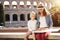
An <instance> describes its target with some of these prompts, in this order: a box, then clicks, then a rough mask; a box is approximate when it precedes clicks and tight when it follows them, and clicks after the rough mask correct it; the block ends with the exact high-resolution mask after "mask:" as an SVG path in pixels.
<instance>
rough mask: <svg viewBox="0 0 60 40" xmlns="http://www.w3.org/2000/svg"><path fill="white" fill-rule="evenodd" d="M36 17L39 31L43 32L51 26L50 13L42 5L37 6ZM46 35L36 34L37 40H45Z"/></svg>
mask: <svg viewBox="0 0 60 40" xmlns="http://www.w3.org/2000/svg"><path fill="white" fill-rule="evenodd" d="M37 9H38V16H37V20H38V22H39V30H45V29H46V28H50V27H52V26H53V22H52V18H51V15H50V13H49V12H48V11H47V10H46V9H45V8H44V6H42V5H38V8H37ZM45 34H46V33H42V34H41V33H40V34H36V37H37V40H45V38H46V36H45Z"/></svg>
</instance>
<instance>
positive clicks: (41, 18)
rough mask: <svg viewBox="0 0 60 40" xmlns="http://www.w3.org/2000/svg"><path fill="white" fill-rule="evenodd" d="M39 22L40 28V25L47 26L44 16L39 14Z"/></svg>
mask: <svg viewBox="0 0 60 40" xmlns="http://www.w3.org/2000/svg"><path fill="white" fill-rule="evenodd" d="M39 22H40V28H41V27H48V26H47V23H46V19H45V16H43V17H41V16H40V19H39Z"/></svg>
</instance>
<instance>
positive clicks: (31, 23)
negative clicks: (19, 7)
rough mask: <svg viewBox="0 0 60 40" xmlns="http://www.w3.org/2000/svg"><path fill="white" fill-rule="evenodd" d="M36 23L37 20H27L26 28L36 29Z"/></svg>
mask: <svg viewBox="0 0 60 40" xmlns="http://www.w3.org/2000/svg"><path fill="white" fill-rule="evenodd" d="M36 24H37V20H29V21H28V30H29V31H34V30H36Z"/></svg>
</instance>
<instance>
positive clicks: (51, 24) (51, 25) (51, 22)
mask: <svg viewBox="0 0 60 40" xmlns="http://www.w3.org/2000/svg"><path fill="white" fill-rule="evenodd" d="M51 27H53V21H52V16H51V15H50V28H51Z"/></svg>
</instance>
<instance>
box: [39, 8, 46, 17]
mask: <svg viewBox="0 0 60 40" xmlns="http://www.w3.org/2000/svg"><path fill="white" fill-rule="evenodd" d="M38 14H39V15H40V12H38ZM46 15H47V13H46V11H45V9H43V16H46Z"/></svg>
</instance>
